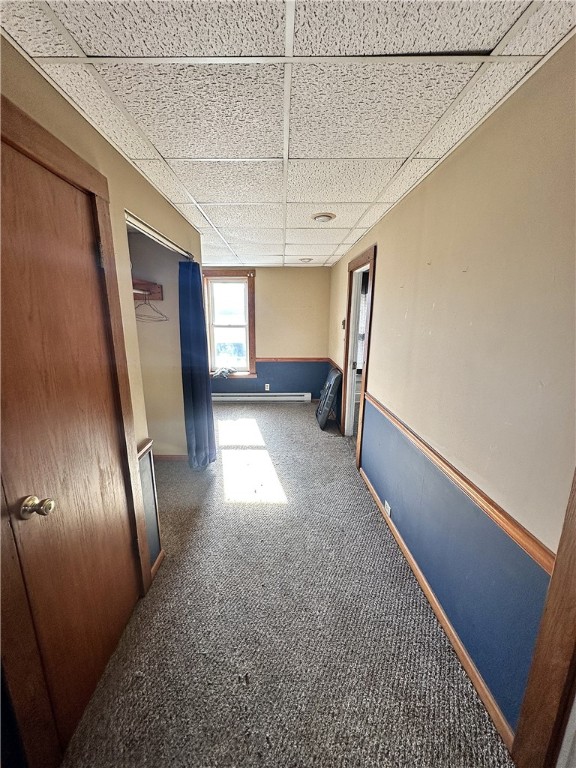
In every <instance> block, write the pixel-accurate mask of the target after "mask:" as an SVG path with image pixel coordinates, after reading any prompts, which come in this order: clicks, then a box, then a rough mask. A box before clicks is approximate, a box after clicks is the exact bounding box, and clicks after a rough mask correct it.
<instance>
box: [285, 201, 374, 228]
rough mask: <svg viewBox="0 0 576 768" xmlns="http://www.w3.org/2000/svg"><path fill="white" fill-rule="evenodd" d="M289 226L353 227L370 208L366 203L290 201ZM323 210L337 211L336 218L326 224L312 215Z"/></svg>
mask: <svg viewBox="0 0 576 768" xmlns="http://www.w3.org/2000/svg"><path fill="white" fill-rule="evenodd" d="M287 208H288V213H287V218H286V221H287V224H286V226H288V227H293V228H297V227H301V228H308V229H341V228H342V227H353V226H354V224H356V222H357V221H358V219H359V218H360V216H362V214H363V213H365V211H366V210H367V208H368V205H367V204H366V203H288V206H287ZM321 211H329V212H330V213H335V214H336V218H335V219H332V221H329V222H327V223H325V224H320V223H318V222H317V221H314V219H313V218H312V215H313V214H314V213H319V212H321Z"/></svg>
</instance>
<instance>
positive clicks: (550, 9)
mask: <svg viewBox="0 0 576 768" xmlns="http://www.w3.org/2000/svg"><path fill="white" fill-rule="evenodd" d="M574 25H576V5H575V4H574V2H572V0H561V2H556V0H548V1H547V2H545V3H542V5H541V6H540V8H538V9H537V10H536V11H535V12H534V13H533V14H532V16H531V17H530V18H529V19H528V21H527V22H526V24H525V26H524V27H523V28H522V29H521V30H520V31H519V32H518V34H517V35H515V36H514V37H513V38H512V39H511V40H510V42H509V43H507V44H506V45H505V46H504V48H503V49H502V50H501V51H500V53H501V54H503V55H508V56H512V55H527V56H537V55H540V56H543V55H544V54H546V53H548V51H549V50H551V49H552V48H553V47H554V46H555V45H556V43H559V42H560V40H562V38H563V37H564V36H565V35H566V34H568V32H569V31H570V30H571V29H572V27H573V26H574Z"/></svg>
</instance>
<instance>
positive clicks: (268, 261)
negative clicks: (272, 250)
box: [240, 254, 283, 267]
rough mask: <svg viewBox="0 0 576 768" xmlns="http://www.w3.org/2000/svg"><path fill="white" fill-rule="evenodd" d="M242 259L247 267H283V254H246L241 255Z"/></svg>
mask: <svg viewBox="0 0 576 768" xmlns="http://www.w3.org/2000/svg"><path fill="white" fill-rule="evenodd" d="M240 261H241V262H242V264H245V265H246V266H247V267H256V266H258V267H281V266H282V262H283V259H282V256H258V255H248V254H246V255H244V256H240Z"/></svg>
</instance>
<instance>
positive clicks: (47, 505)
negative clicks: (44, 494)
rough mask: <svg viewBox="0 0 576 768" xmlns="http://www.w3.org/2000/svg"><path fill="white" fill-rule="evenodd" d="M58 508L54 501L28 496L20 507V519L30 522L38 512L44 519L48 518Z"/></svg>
mask: <svg viewBox="0 0 576 768" xmlns="http://www.w3.org/2000/svg"><path fill="white" fill-rule="evenodd" d="M55 507H56V502H55V501H54V499H42V501H40V499H39V498H38V496H26V498H25V499H24V501H23V502H22V505H21V507H20V517H21V518H22V520H28V518H30V517H32V515H33V514H34V513H35V512H36V514H38V515H42V517H46V515H49V514H50V512H53V511H54V509H55Z"/></svg>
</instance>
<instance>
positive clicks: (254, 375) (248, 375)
mask: <svg viewBox="0 0 576 768" xmlns="http://www.w3.org/2000/svg"><path fill="white" fill-rule="evenodd" d="M210 378H211V379H213V378H214V373H213V372H212V371H211V372H210ZM257 378H258V374H257V373H230V374H229V375H228V376H218V379H223V380H224V381H225V380H226V379H257Z"/></svg>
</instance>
